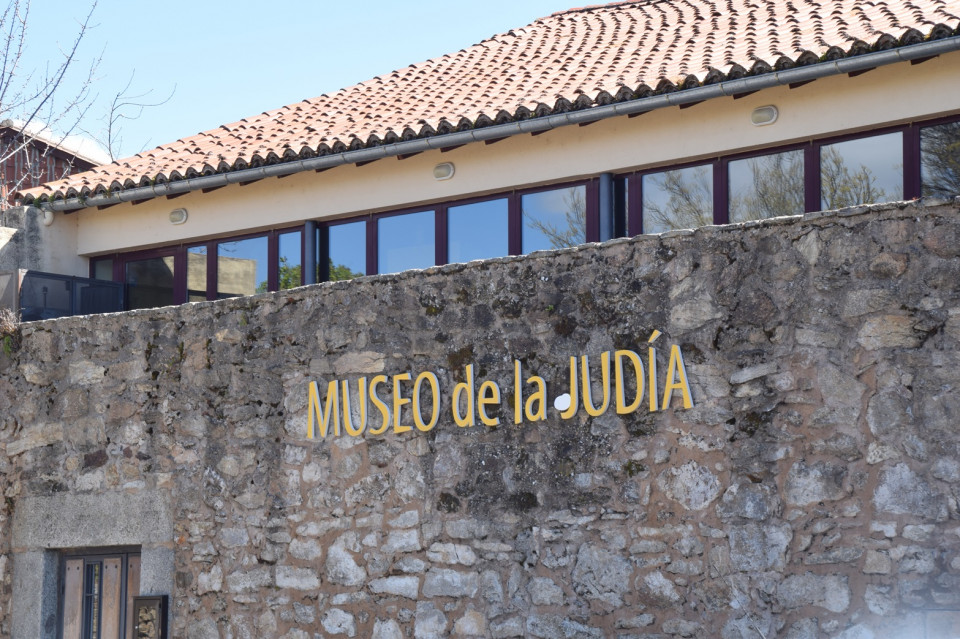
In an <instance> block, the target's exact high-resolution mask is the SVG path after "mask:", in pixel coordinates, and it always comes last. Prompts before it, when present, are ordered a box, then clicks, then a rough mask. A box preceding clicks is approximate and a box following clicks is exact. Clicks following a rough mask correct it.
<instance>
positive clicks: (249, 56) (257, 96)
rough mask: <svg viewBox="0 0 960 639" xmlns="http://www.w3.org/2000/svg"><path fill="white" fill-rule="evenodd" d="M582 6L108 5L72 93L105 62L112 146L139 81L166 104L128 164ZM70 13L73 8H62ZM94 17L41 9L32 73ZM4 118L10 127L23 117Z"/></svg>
mask: <svg viewBox="0 0 960 639" xmlns="http://www.w3.org/2000/svg"><path fill="white" fill-rule="evenodd" d="M583 4H587V3H583V2H581V3H577V0H520V1H517V0H486V1H485V2H479V3H478V2H464V1H461V0H446V1H443V2H441V1H439V0H419V1H418V2H400V1H392V2H385V1H383V2H381V1H367V2H364V1H362V0H356V1H354V2H331V1H327V0H315V1H312V2H310V1H305V0H287V1H285V2H266V3H265V2H253V1H250V0H233V1H226V0H206V1H205V2H204V1H201V2H198V1H197V0H191V1H189V2H187V1H182V0H169V1H168V2H164V3H156V2H149V3H148V2H144V1H141V0H99V2H98V3H97V6H96V8H95V9H94V14H93V19H92V20H91V24H92V25H93V28H92V29H91V30H90V32H89V34H88V36H87V38H86V39H85V40H84V42H83V43H82V46H81V49H80V51H79V59H78V61H77V64H76V65H75V67H74V73H73V74H72V75H71V76H69V77H68V78H67V79H66V86H65V87H64V91H62V96H64V97H66V96H67V95H70V94H72V93H73V87H75V86H76V85H77V83H79V82H80V80H81V78H80V76H81V75H83V72H84V71H85V70H86V69H87V68H89V64H90V61H91V60H92V59H93V58H95V57H97V56H98V55H101V54H102V59H101V62H100V64H99V66H98V68H97V72H96V80H95V82H94V84H93V92H94V93H95V94H96V95H97V96H98V99H97V100H96V101H95V102H94V103H93V104H92V105H91V107H90V109H89V110H88V111H87V114H86V116H85V118H84V120H83V128H84V130H86V131H87V132H89V133H90V134H91V136H92V137H103V133H102V129H103V123H102V122H101V120H102V119H103V118H104V117H105V115H106V113H107V112H108V109H109V103H110V101H111V100H112V98H113V96H114V95H115V94H116V93H117V92H118V91H120V90H121V89H123V87H124V85H125V84H126V82H127V80H128V79H129V78H130V75H131V74H134V79H133V85H132V87H131V93H133V94H139V93H145V92H148V91H150V92H151V93H149V95H147V96H145V97H144V98H143V100H144V101H147V102H149V101H159V100H162V99H163V98H165V97H167V96H168V95H169V94H170V93H171V91H172V92H173V97H172V98H170V100H169V101H167V102H166V103H165V104H163V105H161V106H157V107H153V108H150V109H147V110H146V111H145V112H144V113H143V115H142V116H141V117H140V118H138V119H136V120H128V121H125V122H123V123H122V127H123V129H122V131H123V136H122V145H121V146H120V148H119V151H120V155H121V156H127V155H131V154H134V153H137V152H138V151H140V150H141V149H142V148H144V147H146V148H151V147H154V146H157V145H158V144H162V143H165V142H170V141H173V140H176V139H177V138H180V137H185V136H188V135H193V134H194V133H197V132H199V131H203V130H207V129H212V128H215V127H217V126H219V125H220V124H225V123H228V122H235V121H237V120H239V119H241V118H244V117H247V116H250V115H254V114H257V113H260V112H262V111H267V110H270V109H274V108H277V107H280V106H283V105H285V104H290V103H293V102H298V101H300V100H303V99H306V98H309V97H313V96H316V95H320V94H322V93H328V92H331V91H336V90H337V89H340V88H342V87H344V86H350V85H352V84H356V83H357V82H361V81H363V80H367V79H369V78H371V77H373V76H375V75H379V74H383V73H387V72H389V71H392V70H394V69H397V68H401V67H404V66H407V65H409V64H412V63H414V62H419V61H422V60H425V59H427V58H431V57H436V56H440V55H443V54H445V53H450V52H452V51H457V50H459V49H461V48H464V47H466V46H469V45H471V44H474V43H476V42H479V41H480V40H482V39H484V38H487V37H489V36H492V35H494V34H496V33H502V32H504V31H507V30H509V29H512V28H515V27H521V26H524V25H526V24H529V23H530V22H532V21H533V20H535V19H536V18H538V17H542V16H546V15H549V14H550V13H552V12H554V11H561V10H564V9H569V8H571V7H572V6H582V5H583ZM64 7H66V8H64ZM88 9H89V5H88V4H87V3H85V2H83V1H81V0H71V1H70V2H69V3H68V2H64V0H34V1H33V3H32V6H31V14H30V18H29V24H28V41H27V47H28V50H27V52H26V56H25V64H26V66H27V67H29V68H40V69H42V68H43V65H44V64H45V63H46V61H47V60H55V59H56V58H57V56H58V55H59V54H58V50H57V47H59V48H60V49H66V48H69V45H70V43H71V41H72V39H73V37H74V36H75V34H76V32H77V29H78V21H80V20H82V18H83V16H84V15H85V14H86V12H87V10H88ZM17 115H19V114H16V113H12V114H11V113H4V114H2V116H3V117H10V116H17Z"/></svg>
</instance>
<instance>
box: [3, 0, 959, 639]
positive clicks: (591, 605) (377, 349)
mask: <svg viewBox="0 0 960 639" xmlns="http://www.w3.org/2000/svg"><path fill="white" fill-rule="evenodd" d="M958 29H960V4H958V3H957V2H956V1H948V0H923V1H919V2H913V3H910V4H909V5H908V4H905V3H884V2H878V3H872V4H870V5H865V4H864V3H860V2H853V1H848V0H835V1H832V2H827V3H820V4H814V3H804V4H802V5H798V4H790V3H787V4H783V3H777V2H753V3H746V2H734V3H728V4H727V5H723V6H720V5H717V4H716V3H710V2H705V1H700V0H695V1H692V2H674V1H667V0H664V1H640V2H616V3H611V4H607V5H600V6H596V7H585V8H582V9H571V10H569V11H563V12H559V13H557V14H554V15H552V16H548V17H545V18H543V19H541V20H538V21H536V22H534V23H532V24H531V25H528V26H526V27H523V28H520V29H515V30H513V31H510V32H508V33H505V34H500V35H497V36H494V37H493V38H490V39H488V40H485V41H484V42H482V43H480V44H477V45H474V46H472V47H468V48H465V49H463V50H461V51H460V52H458V53H455V54H451V55H449V56H445V57H443V58H440V59H436V60H430V61H427V62H424V63H422V64H419V65H413V66H411V67H408V68H406V69H402V70H399V71H397V72H395V73H393V74H391V75H389V76H384V77H379V78H375V79H373V80H370V81H368V82H365V83H362V84H359V85H356V86H354V87H351V88H348V89H344V90H342V91H340V92H337V93H336V94H332V95H328V96H321V97H318V98H315V99H311V100H306V101H304V102H302V103H298V104H294V105H288V106H286V107H283V108H281V109H278V110H276V111H271V112H267V113H264V114H262V115H260V116H256V117H253V118H250V119H248V120H243V121H241V122H238V123H233V124H228V125H224V126H222V127H220V128H219V129H216V130H213V131H208V132H205V133H201V134H199V135H197V136H193V137H190V138H184V139H182V140H179V141H177V142H175V143H171V144H169V145H163V146H161V147H158V148H157V149H155V150H153V151H150V152H145V153H143V154H140V155H138V156H136V157H134V158H128V159H127V160H123V161H120V162H116V163H113V164H110V165H104V166H99V167H95V168H93V169H92V170H90V171H87V172H84V173H80V174H77V175H72V176H69V177H68V178H65V179H63V180H58V181H55V182H51V183H48V184H45V185H42V186H40V187H37V188H34V189H29V190H25V191H23V192H22V193H21V194H20V198H21V201H22V202H23V203H24V204H25V209H24V210H23V215H24V216H26V217H27V218H29V217H30V216H33V218H36V219H41V218H42V219H43V220H44V224H38V225H34V232H35V234H36V235H37V237H38V238H39V239H42V240H43V242H42V243H40V244H39V245H40V246H43V247H44V250H45V251H46V253H47V255H48V256H53V255H56V256H58V257H57V258H56V259H58V260H59V261H58V262H57V264H59V265H60V268H61V271H62V272H64V273H65V274H72V275H90V276H92V277H97V278H101V279H108V280H114V281H116V282H120V283H122V284H123V285H124V286H125V289H126V298H125V299H126V304H127V308H129V309H130V310H131V311H134V312H131V313H126V314H120V315H105V316H89V317H81V318H73V319H62V320H58V321H56V322H42V323H29V324H25V325H24V326H23V327H21V328H20V329H15V328H11V329H10V330H9V331H7V332H6V333H5V337H4V340H3V344H4V347H5V348H4V351H5V352H4V355H3V356H2V359H0V367H2V370H3V371H4V375H3V378H2V380H0V405H2V406H3V407H4V415H5V416H4V422H3V430H2V431H0V441H2V443H3V446H4V457H3V460H4V461H3V463H4V466H3V468H2V470H3V473H2V475H0V476H2V478H3V482H4V484H3V487H4V494H5V497H6V508H5V509H4V510H3V511H2V512H0V527H2V530H3V533H4V535H3V540H4V544H5V545H4V547H3V554H2V555H0V570H2V571H3V572H2V574H3V576H4V582H3V583H4V588H3V597H2V598H0V626H2V628H4V629H5V632H6V633H8V634H10V635H12V636H13V637H18V638H19V637H38V636H42V637H63V638H64V639H74V638H75V637H89V636H99V637H101V639H107V638H108V637H109V638H110V639H112V638H113V637H126V636H139V635H135V634H134V632H135V625H136V624H138V623H141V622H142V623H143V624H144V628H146V627H147V626H151V627H152V628H154V629H156V628H158V627H159V626H156V625H151V623H153V624H156V623H157V622H160V621H162V620H164V619H166V620H168V621H169V624H170V632H171V635H170V636H178V637H179V636H183V637H191V638H193V637H200V638H203V639H206V638H208V637H210V638H213V637H283V638H284V639H302V638H310V637H316V636H340V635H343V636H348V637H353V636H371V637H376V638H377V639H388V638H390V639H392V638H394V637H402V636H414V637H424V638H425V637H444V636H451V635H455V636H467V637H471V636H482V637H515V636H516V637H519V636H530V637H544V638H552V637H650V638H652V637H665V636H680V637H694V636H695V637H708V636H709V637H714V636H721V637H724V638H725V639H738V638H739V639H748V638H749V639H754V638H755V637H772V636H782V637H792V638H795V639H799V638H801V637H838V638H843V639H853V638H855V637H917V638H918V639H932V638H933V637H952V636H955V635H956V628H957V627H960V599H958V597H957V594H956V593H957V592H960V554H958V553H960V536H958V532H960V528H958V527H957V525H956V521H957V520H958V517H960V515H958V512H957V500H958V499H960V495H958V493H957V490H958V489H957V487H958V486H960V462H958V461H957V460H958V458H960V448H958V447H960V442H958V440H957V437H956V428H955V426H956V424H955V414H956V407H955V405H954V404H955V402H954V400H953V399H952V394H951V389H952V388H954V387H955V385H956V384H957V383H958V380H957V379H956V372H955V371H956V370H957V369H956V366H955V361H954V360H955V359H956V357H957V344H958V342H957V340H958V339H960V337H958V334H957V330H956V329H957V326H956V321H955V319H956V318H955V316H956V314H957V313H958V311H957V309H958V308H960V301H958V294H960V292H958V289H957V287H956V285H955V282H956V281H957V279H956V275H958V274H957V273H956V272H955V271H956V270H957V267H956V264H957V248H956V247H957V246H958V244H957V242H956V238H957V236H958V234H960V229H958V224H960V222H958V217H957V213H958V210H957V203H956V200H953V199H951V198H954V197H956V195H957V193H958V192H960V188H958V185H960V100H958V93H957V89H956V86H957V80H958V76H960V34H958ZM387 96H388V97H389V99H387ZM904 200H907V201H909V200H917V201H916V202H908V203H905V202H904ZM876 202H894V203H893V204H872V203H876ZM830 209H839V211H833V212H827V213H822V212H821V211H823V210H830ZM597 242H603V244H600V245H596V244H595V243H597ZM45 259H47V258H45ZM49 260H53V258H52V257H49ZM475 260H481V261H480V262H477V263H469V264H464V263H467V262H473V261H475ZM51 263H52V262H51ZM413 269H426V270H425V272H415V271H413ZM374 275H377V276H378V277H365V278H363V279H359V280H358V281H354V282H344V281H342V280H352V279H356V278H360V277H361V276H374ZM323 281H327V282H328V283H327V284H326V285H324V286H319V287H310V288H304V289H299V290H295V291H294V290H288V289H293V288H296V287H298V286H300V285H301V284H311V283H315V282H323ZM271 291H284V292H282V293H278V294H273V295H269V294H268V295H259V294H260V293H268V292H271ZM223 298H238V299H232V300H225V299H223ZM218 300H219V301H218ZM186 302H194V303H191V304H185V305H183V304H184V303H186ZM158 307H164V308H158ZM137 595H142V596H156V597H159V598H160V599H151V600H149V601H145V602H143V603H144V605H145V606H147V607H146V608H142V610H143V611H144V612H143V613H142V614H141V613H140V612H137V610H141V609H139V608H135V602H134V601H133V598H134V596H137ZM164 602H165V603H164ZM136 603H140V602H136ZM164 605H166V606H167V608H163V606H164ZM150 606H159V607H153V608H151V607H150ZM951 633H952V634H951Z"/></svg>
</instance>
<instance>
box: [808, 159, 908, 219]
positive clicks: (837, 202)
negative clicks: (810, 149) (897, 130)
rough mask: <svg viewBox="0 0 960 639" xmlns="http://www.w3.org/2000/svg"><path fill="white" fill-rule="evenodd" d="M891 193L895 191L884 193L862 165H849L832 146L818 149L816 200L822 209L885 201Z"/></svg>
mask: <svg viewBox="0 0 960 639" xmlns="http://www.w3.org/2000/svg"><path fill="white" fill-rule="evenodd" d="M901 173H902V172H901ZM892 197H898V195H897V194H895V193H891V194H888V193H887V192H886V191H885V190H884V189H883V187H882V186H881V185H880V184H878V180H877V177H876V176H875V175H874V174H873V171H871V170H870V169H869V168H868V167H867V166H866V165H864V164H861V165H860V167H859V168H857V169H851V168H850V167H849V166H847V164H846V162H845V161H844V159H843V156H842V155H841V154H840V151H839V150H837V149H836V148H831V147H823V148H822V149H820V201H821V206H822V207H823V209H824V210H831V209H841V208H843V207H845V206H855V205H857V204H869V203H872V202H885V201H887V200H889V199H890V198H892Z"/></svg>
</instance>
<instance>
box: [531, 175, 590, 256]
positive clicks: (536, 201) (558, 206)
mask: <svg viewBox="0 0 960 639" xmlns="http://www.w3.org/2000/svg"><path fill="white" fill-rule="evenodd" d="M520 210H521V215H522V216H523V242H522V250H523V252H524V253H530V252H532V251H541V250H544V249H559V248H565V247H567V246H576V245H577V244H583V243H584V242H586V241H587V188H586V187H585V186H583V185H580V186H571V187H568V188H563V189H554V190H552V191H541V192H539V193H529V194H527V195H524V196H523V197H522V198H521V199H520Z"/></svg>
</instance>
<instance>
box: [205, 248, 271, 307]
mask: <svg viewBox="0 0 960 639" xmlns="http://www.w3.org/2000/svg"><path fill="white" fill-rule="evenodd" d="M266 290H267V238H266V237H252V238H250V239H248V240H237V241H234V242H220V243H219V244H218V245H217V298H218V299H223V298H225V297H236V296H238V295H253V294H254V293H263V292H264V291H266Z"/></svg>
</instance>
